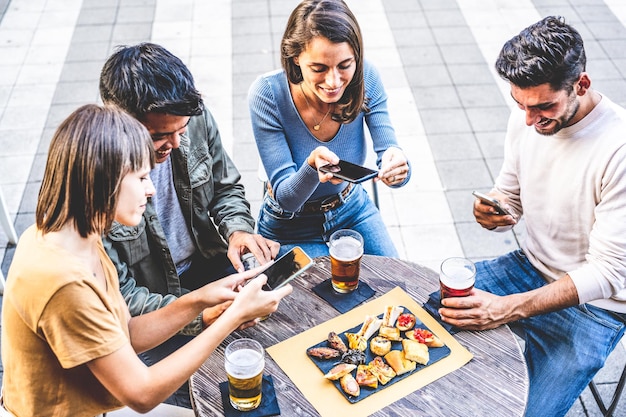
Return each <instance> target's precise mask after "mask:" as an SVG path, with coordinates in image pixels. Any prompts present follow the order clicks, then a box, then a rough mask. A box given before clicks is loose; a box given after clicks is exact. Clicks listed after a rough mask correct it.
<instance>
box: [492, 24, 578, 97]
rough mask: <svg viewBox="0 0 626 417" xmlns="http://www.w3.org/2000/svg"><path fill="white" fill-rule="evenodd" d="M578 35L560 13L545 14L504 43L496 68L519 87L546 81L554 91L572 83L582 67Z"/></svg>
mask: <svg viewBox="0 0 626 417" xmlns="http://www.w3.org/2000/svg"><path fill="white" fill-rule="evenodd" d="M586 63H587V58H586V56H585V48H584V44H583V40H582V37H581V36H580V34H579V33H578V31H577V30H576V29H574V28H573V27H572V26H570V25H568V24H566V23H565V20H564V19H563V17H560V16H548V17H546V18H544V19H542V20H540V21H539V22H537V23H535V24H533V25H531V26H529V27H527V28H526V29H524V30H522V31H521V32H520V33H519V34H518V35H517V36H514V37H513V38H511V39H510V40H509V41H508V42H507V43H505V44H504V46H503V47H502V50H501V51H500V55H499V56H498V59H497V61H496V65H495V67H496V71H497V72H498V74H499V75H500V76H501V77H502V78H504V79H505V80H507V81H509V82H511V83H512V84H514V85H516V86H517V87H520V88H526V87H536V86H538V85H541V84H546V83H548V84H550V86H551V88H552V89H553V90H555V91H560V90H563V89H566V88H569V87H570V86H572V85H573V84H574V83H575V82H576V81H577V80H578V78H579V77H580V74H581V73H583V72H584V71H585V65H586Z"/></svg>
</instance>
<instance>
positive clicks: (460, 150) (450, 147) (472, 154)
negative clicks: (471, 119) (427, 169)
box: [428, 132, 482, 161]
mask: <svg viewBox="0 0 626 417" xmlns="http://www.w3.org/2000/svg"><path fill="white" fill-rule="evenodd" d="M428 142H429V143H430V148H431V150H432V154H433V158H434V160H435V161H448V160H459V159H460V160H464V159H478V158H481V157H482V155H481V152H480V148H479V147H478V144H477V143H476V139H475V138H474V135H473V134H472V133H471V132H463V133H450V134H442V135H435V134H433V135H428Z"/></svg>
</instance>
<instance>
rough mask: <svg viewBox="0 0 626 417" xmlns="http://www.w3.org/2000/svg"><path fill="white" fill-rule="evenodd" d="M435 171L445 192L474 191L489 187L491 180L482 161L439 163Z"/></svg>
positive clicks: (469, 160) (491, 183)
mask: <svg viewBox="0 0 626 417" xmlns="http://www.w3.org/2000/svg"><path fill="white" fill-rule="evenodd" d="M437 170H438V171H439V177H440V178H441V183H442V184H443V186H444V188H446V190H448V191H449V190H459V189H465V190H474V189H478V188H486V187H491V186H492V185H493V180H492V179H491V176H490V175H489V172H488V171H487V167H486V165H485V161H483V160H482V159H468V160H458V161H439V162H438V163H437Z"/></svg>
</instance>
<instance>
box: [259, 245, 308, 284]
mask: <svg viewBox="0 0 626 417" xmlns="http://www.w3.org/2000/svg"><path fill="white" fill-rule="evenodd" d="M312 265H313V260H312V259H311V257H310V256H309V255H307V254H306V252H305V251H304V250H302V248H300V247H299V246H296V247H294V248H293V249H291V250H290V251H289V252H287V253H285V254H284V255H283V256H281V257H280V258H278V259H276V260H275V261H274V262H273V263H271V264H270V265H269V266H268V267H267V268H266V269H264V270H263V271H261V272H259V275H261V274H265V275H266V276H267V283H266V284H265V285H264V286H263V289H264V290H266V291H270V290H277V289H278V288H280V287H283V286H284V285H285V284H287V283H288V282H289V281H291V280H293V279H294V278H295V277H297V276H298V275H300V274H302V273H303V272H304V271H306V270H307V269H309V268H310V267H311V266H312ZM259 275H257V276H259ZM255 278H256V277H255Z"/></svg>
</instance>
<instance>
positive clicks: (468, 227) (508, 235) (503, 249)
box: [456, 221, 518, 259]
mask: <svg viewBox="0 0 626 417" xmlns="http://www.w3.org/2000/svg"><path fill="white" fill-rule="evenodd" d="M456 229H457V232H458V234H459V237H460V239H461V244H462V246H463V253H465V256H466V257H468V258H470V259H475V258H481V259H484V258H495V257H497V256H501V255H504V254H506V253H509V252H511V251H513V250H516V249H518V244H517V240H516V239H515V236H514V235H513V232H511V231H507V232H492V231H489V230H485V229H483V227H482V226H481V225H480V224H478V223H476V222H475V221H472V222H468V223H462V222H459V223H456Z"/></svg>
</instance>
